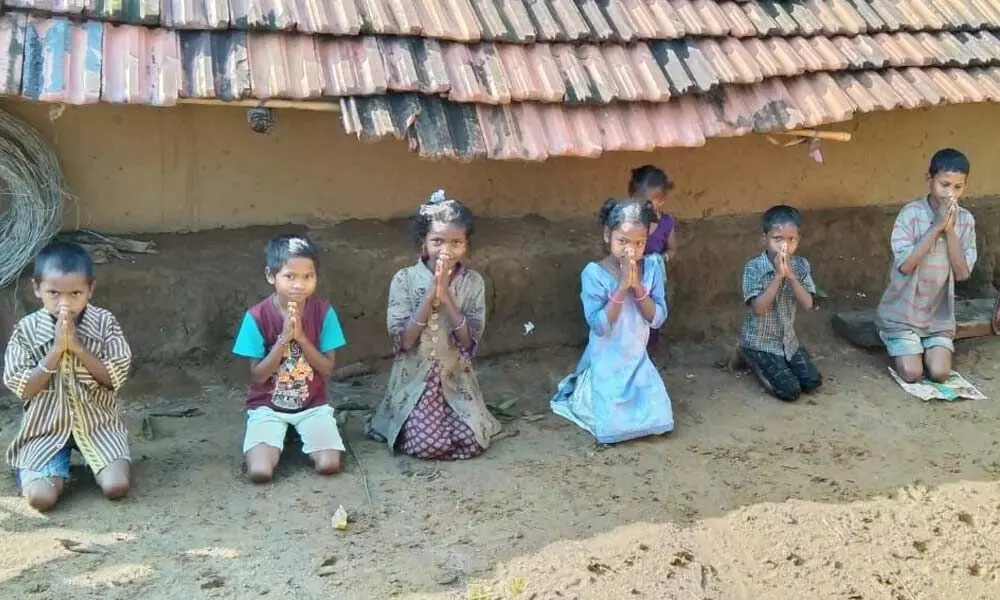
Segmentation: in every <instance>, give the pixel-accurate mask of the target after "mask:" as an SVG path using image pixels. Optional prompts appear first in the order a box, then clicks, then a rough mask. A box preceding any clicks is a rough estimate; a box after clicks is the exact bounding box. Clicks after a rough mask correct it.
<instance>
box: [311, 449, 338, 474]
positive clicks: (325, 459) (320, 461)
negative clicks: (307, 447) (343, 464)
mask: <svg viewBox="0 0 1000 600" xmlns="http://www.w3.org/2000/svg"><path fill="white" fill-rule="evenodd" d="M313 465H314V466H315V468H316V472H317V473H319V474H321V475H333V474H335V473H339V472H340V452H337V451H336V450H329V451H323V452H317V453H316V454H315V456H313Z"/></svg>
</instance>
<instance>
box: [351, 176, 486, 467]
mask: <svg viewBox="0 0 1000 600" xmlns="http://www.w3.org/2000/svg"><path fill="white" fill-rule="evenodd" d="M413 225H414V237H415V241H416V243H417V245H418V246H419V248H420V251H421V256H420V259H419V260H418V261H417V263H416V264H415V265H413V266H410V267H406V268H404V269H402V270H400V271H399V272H397V273H396V275H395V276H394V277H393V278H392V283H391V284H390V286H389V307H388V314H387V316H386V321H387V325H388V329H389V336H390V337H391V338H392V343H393V351H394V353H395V361H394V362H393V365H392V372H391V373H390V375H389V386H388V389H387V391H386V395H385V399H384V400H383V401H382V402H381V403H380V404H379V406H378V407H377V408H376V410H375V412H374V414H373V415H372V417H371V418H370V420H369V422H368V425H367V427H366V429H367V431H368V433H369V435H371V436H372V437H374V438H376V439H378V440H380V441H384V442H386V443H387V444H388V445H389V449H390V450H399V451H401V452H403V453H405V454H409V455H410V456H415V457H418V458H426V459H434V460H460V459H467V458H472V457H474V456H478V455H479V454H481V453H482V452H484V451H485V450H486V449H487V448H488V447H489V444H490V439H491V438H493V436H495V435H496V434H497V433H499V432H500V423H499V422H498V421H497V420H496V419H495V418H494V417H493V415H492V414H490V412H489V410H488V409H487V408H486V403H485V402H484V401H483V395H482V392H481V391H480V389H479V382H478V381H477V379H476V372H475V371H474V370H473V368H472V359H473V357H474V356H475V355H476V349H477V348H478V346H479V340H480V339H481V337H482V335H483V328H484V327H485V324H486V299H485V297H486V293H485V284H484V282H483V277H482V276H481V275H480V274H479V273H477V272H476V271H473V270H472V269H469V268H468V267H466V266H465V263H464V260H465V257H466V252H468V248H469V237H470V236H471V235H472V231H473V221H472V213H471V212H470V211H469V209H468V208H466V207H465V206H464V205H463V204H462V203H461V202H459V201H457V200H449V199H446V197H445V195H444V192H443V191H438V192H436V193H435V194H433V195H432V196H431V198H430V199H429V200H428V201H427V203H425V204H423V205H421V206H420V210H419V212H418V213H417V216H416V217H414V220H413Z"/></svg>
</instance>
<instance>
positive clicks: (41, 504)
mask: <svg viewBox="0 0 1000 600" xmlns="http://www.w3.org/2000/svg"><path fill="white" fill-rule="evenodd" d="M24 498H25V499H26V500H27V501H28V505H29V506H31V508H33V509H35V510H37V511H38V512H46V511H49V510H52V509H53V508H55V505H56V504H57V503H58V502H59V490H58V489H57V488H56V486H54V485H51V484H48V483H46V484H43V485H32V486H29V487H28V488H27V489H25V490H24Z"/></svg>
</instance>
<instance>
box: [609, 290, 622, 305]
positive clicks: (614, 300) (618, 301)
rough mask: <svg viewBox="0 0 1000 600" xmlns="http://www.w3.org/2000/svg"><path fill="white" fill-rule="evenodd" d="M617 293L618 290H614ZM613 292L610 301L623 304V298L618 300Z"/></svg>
mask: <svg viewBox="0 0 1000 600" xmlns="http://www.w3.org/2000/svg"><path fill="white" fill-rule="evenodd" d="M617 293H618V292H615V294H617ZM615 294H611V301H612V302H614V303H615V304H625V299H624V298H622V299H621V300H619V299H617V298H615Z"/></svg>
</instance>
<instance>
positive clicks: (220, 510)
mask: <svg viewBox="0 0 1000 600" xmlns="http://www.w3.org/2000/svg"><path fill="white" fill-rule="evenodd" d="M821 313H822V311H821ZM821 313H817V314H814V315H809V317H808V318H807V319H806V321H807V322H808V323H807V324H806V327H805V329H806V332H805V334H804V336H803V337H804V338H805V340H806V341H807V342H808V343H810V345H811V348H812V350H813V353H814V355H815V356H816V359H817V363H818V364H819V366H820V368H821V370H822V371H823V372H824V373H825V375H826V384H825V387H824V389H823V390H822V392H821V393H819V394H818V395H815V396H813V397H809V398H806V399H804V400H803V401H801V402H799V403H797V404H794V405H786V404H782V403H780V402H778V401H777V400H773V399H771V398H769V397H766V396H765V395H763V394H762V393H761V391H760V390H759V388H758V387H757V385H756V383H755V382H754V381H753V380H752V379H751V378H750V377H736V376H733V375H730V374H727V373H725V372H723V371H721V370H720V369H718V368H717V367H715V366H714V365H713V363H714V362H715V361H716V360H717V359H718V358H719V357H720V356H721V354H722V351H721V348H722V347H721V345H708V344H705V345H700V346H693V345H683V346H682V345H675V346H673V347H671V348H669V352H665V353H663V354H661V355H660V356H659V357H658V362H660V363H661V364H664V365H665V369H664V375H665V378H666V381H667V384H668V388H669V390H670V393H671V396H672V398H673V402H674V410H675V414H676V421H677V429H676V431H675V432H674V433H672V434H669V435H667V436H665V437H663V438H657V439H646V440H641V441H636V442H633V443H627V444H622V445H619V446H615V447H610V448H603V449H602V448H599V447H596V446H595V444H594V442H593V441H592V439H591V438H589V436H588V435H586V434H585V433H584V432H582V431H580V430H578V429H576V428H575V427H574V426H572V425H570V424H569V423H567V422H564V421H562V420H561V419H559V418H558V417H555V416H553V415H551V413H549V412H548V410H547V401H548V397H549V396H550V394H551V393H552V391H553V389H554V384H555V382H556V381H557V380H558V379H559V378H561V377H562V376H563V375H564V374H565V373H566V372H568V370H569V369H570V368H571V367H572V365H573V364H574V362H575V360H576V358H577V356H578V350H577V349H572V348H562V349H556V350H547V351H540V352H532V353H519V354H512V355H508V356H501V357H495V358H492V359H489V360H485V361H482V362H481V364H480V366H479V370H480V376H481V381H482V386H483V389H484V391H485V394H486V396H487V400H488V402H490V403H491V404H493V405H497V406H506V409H505V412H506V413H508V414H509V415H510V416H511V417H513V418H507V420H506V421H505V427H506V436H507V437H504V438H503V439H500V440H498V441H497V442H496V443H495V444H494V445H493V446H492V447H491V448H490V450H489V452H488V453H487V454H486V455H484V456H483V457H480V458H477V459H475V460H472V461H468V462H462V463H430V462H421V461H416V460H411V459H408V458H404V457H394V456H392V455H390V453H389V452H388V450H387V448H386V447H384V446H382V445H380V444H378V443H375V442H373V441H370V440H368V439H365V438H364V436H363V435H362V423H363V417H364V412H363V411H362V410H359V409H361V408H362V407H364V406H365V405H369V404H371V403H372V402H373V401H374V400H375V398H376V397H377V396H378V395H379V394H380V392H381V390H382V389H383V384H384V374H383V375H376V376H373V377H372V378H370V379H363V380H359V381H355V382H353V383H344V384H338V385H337V386H336V387H335V388H334V390H333V397H334V402H335V403H336V404H337V405H340V406H342V407H345V408H346V410H341V411H340V413H339V414H340V418H341V420H342V426H343V431H344V437H345V438H346V439H347V440H348V442H349V444H350V446H351V448H352V449H353V451H354V454H355V455H356V458H355V457H352V456H350V455H348V456H347V457H345V465H346V470H345V472H344V473H342V474H340V475H338V476H336V477H333V478H330V479H324V478H321V477H318V476H316V475H314V474H313V473H312V472H311V471H310V469H309V467H308V465H307V464H306V463H305V461H304V460H302V459H301V458H300V457H299V456H298V455H297V452H298V451H297V449H296V448H293V447H290V448H289V449H288V450H287V451H286V455H285V457H284V459H283V461H284V462H283V463H282V464H281V466H280V468H279V477H278V478H277V480H276V481H275V483H274V484H273V485H269V486H262V487H261V486H254V485H251V484H249V483H247V482H246V481H245V480H244V479H243V478H242V476H241V473H240V456H239V444H240V440H241V435H242V423H243V419H242V415H241V403H242V395H243V388H242V386H241V385H240V384H239V383H238V382H237V381H235V380H233V379H232V378H231V377H229V375H228V374H230V373H233V372H236V371H235V370H234V369H237V367H231V368H229V369H211V370H209V369H203V370H191V369H189V370H187V371H185V372H154V371H150V370H148V369H140V372H139V373H137V375H136V377H135V378H134V380H133V381H132V382H131V383H130V384H129V387H128V388H126V394H125V396H126V405H127V414H128V419H129V423H130V425H131V426H132V431H133V432H134V434H135V435H134V445H133V456H134V460H135V481H136V484H135V487H134V491H133V493H132V495H131V496H130V497H129V498H127V499H126V500H124V501H122V502H119V503H110V502H107V501H105V500H104V499H103V498H102V497H101V496H100V494H99V490H98V489H97V487H96V485H95V484H94V483H93V481H92V479H91V478H90V476H89V475H88V474H87V473H86V472H85V471H84V470H82V469H78V470H77V472H76V474H75V479H74V481H73V482H72V484H71V486H70V488H69V490H68V493H67V494H66V496H65V498H64V501H63V502H62V503H61V504H60V506H59V507H58V508H57V509H56V510H55V511H54V512H52V513H50V514H48V515H45V516H41V515H38V514H36V513H33V512H32V511H31V510H30V509H28V508H27V507H26V505H25V504H24V502H23V501H22V500H20V499H19V498H17V497H16V495H15V488H14V484H13V480H12V478H10V477H3V478H2V480H0V548H2V551H0V590H2V591H0V597H4V598H27V599H38V600H42V599H48V598H52V599H56V598H65V597H74V598H107V599H113V598H130V599H131V598H136V597H143V598H150V599H159V598H162V599H167V600H175V599H176V600H180V599H185V600H186V599H189V598H220V599H221V598H238V599H242V598H258V597H260V598H323V599H329V598H336V599H359V600H372V599H381V598H389V597H395V598H404V599H408V600H417V599H421V600H431V599H433V600H444V599H450V598H465V599H474V600H486V599H487V598H488V599H491V600H496V599H500V598H503V599H514V598H518V599H521V598H523V599H528V598H534V599H537V600H541V599H550V598H551V599H570V598H577V599H579V600H584V599H601V600H615V599H619V598H622V599H625V598H633V597H634V598H656V599H667V598H678V599H684V598H690V599H714V600H728V599H743V598H746V599H762V598H767V599H770V598H775V599H783V598H789V599H791V598H795V599H801V598H831V599H843V600H875V599H882V598H886V599H893V600H917V599H927V598H935V599H950V598H955V599H962V600H966V599H973V598H997V597H1000V581H998V576H1000V547H998V546H997V545H996V543H995V540H996V536H997V534H998V525H997V524H998V521H997V517H996V515H997V509H998V508H1000V485H998V484H996V483H994V479H995V478H996V474H997V472H998V471H1000V456H998V448H997V441H996V440H997V437H996V431H997V430H998V426H1000V408H998V405H997V403H996V402H995V401H993V400H990V401H980V402H956V403H931V404H925V403H922V402H921V401H919V400H916V399H914V398H911V397H907V396H906V395H905V394H904V393H903V392H902V391H901V390H900V389H899V388H898V387H896V386H895V385H894V384H893V383H892V382H891V381H890V380H889V378H888V376H887V374H886V372H885V366H886V364H887V363H886V361H885V360H884V359H883V358H882V357H880V356H878V355H874V354H868V353H865V352H863V351H860V350H856V349H853V348H851V347H848V346H846V345H845V344H843V343H841V342H840V341H838V340H836V339H834V338H833V337H832V336H831V334H830V333H829V331H828V327H827V326H826V325H825V323H827V322H828V317H829V315H828V314H827V315H823V314H821ZM809 323H811V325H810V324H809ZM998 355H1000V340H996V339H987V340H978V341H970V342H966V343H961V344H960V346H959V352H958V358H957V368H958V369H959V370H960V371H961V372H962V373H963V374H964V375H966V377H968V378H969V379H970V380H971V381H973V382H974V383H975V384H976V385H978V386H979V387H980V389H981V390H982V391H983V392H984V393H986V394H987V395H988V396H991V397H992V398H997V397H998V396H1000V370H998V363H997V356H998ZM238 369H239V370H242V366H240V367H238ZM219 373H226V374H227V375H226V376H225V377H220V376H219ZM511 401H513V404H511ZM184 408H197V409H199V410H200V413H199V414H196V415H194V416H188V417H151V418H150V419H149V420H150V422H151V423H152V432H153V437H152V439H148V435H149V434H148V432H145V435H144V431H143V427H142V424H141V423H142V421H143V418H144V417H146V416H148V415H150V413H152V412H156V411H164V410H175V409H184ZM17 416H18V413H17V410H16V409H15V407H13V406H11V407H8V408H7V409H6V410H4V411H3V412H0V425H2V430H0V443H2V444H4V445H6V443H7V442H8V441H9V439H10V436H11V435H13V432H14V428H15V427H16V419H17ZM366 479H367V484H368V488H369V489H370V498H369V497H368V493H366V485H365V480H366ZM341 505H342V506H343V507H344V508H345V509H346V510H347V512H348V513H349V515H350V523H349V525H348V527H347V529H346V530H345V531H339V530H336V529H334V528H333V527H332V525H331V517H332V515H333V514H334V512H335V510H336V509H337V507H338V506H341Z"/></svg>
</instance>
